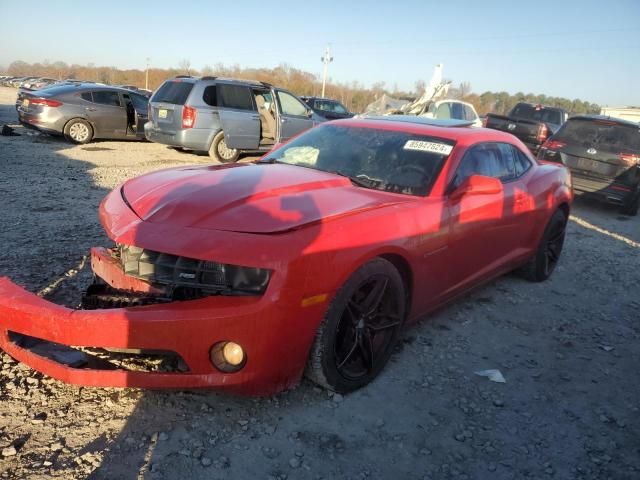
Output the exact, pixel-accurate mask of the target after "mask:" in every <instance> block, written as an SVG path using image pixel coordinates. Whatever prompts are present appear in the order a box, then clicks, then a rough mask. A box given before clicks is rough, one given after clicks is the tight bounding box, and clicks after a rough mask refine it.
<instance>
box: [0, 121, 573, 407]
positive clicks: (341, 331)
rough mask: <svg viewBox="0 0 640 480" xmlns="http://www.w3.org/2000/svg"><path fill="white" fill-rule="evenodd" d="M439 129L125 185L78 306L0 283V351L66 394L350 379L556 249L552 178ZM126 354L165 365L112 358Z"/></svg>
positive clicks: (362, 131) (532, 270)
mask: <svg viewBox="0 0 640 480" xmlns="http://www.w3.org/2000/svg"><path fill="white" fill-rule="evenodd" d="M437 123H438V121H437V120H432V119H420V118H416V117H412V118H407V117H397V118H393V117H391V118H389V117H385V118H384V119H382V118H368V119H367V118H364V119H363V118H354V119H349V120H339V121H336V122H330V123H326V124H323V125H321V126H318V127H316V128H314V129H312V130H309V131H307V132H306V133H303V134H301V135H300V136H298V137H296V138H294V139H293V140H291V141H290V142H288V143H286V144H284V145H281V146H279V147H278V148H276V149H274V150H273V151H271V152H270V153H269V154H267V155H266V156H264V157H263V158H262V159H260V160H259V161H257V162H255V163H253V164H249V163H244V164H243V163H239V164H232V165H215V166H194V167H186V168H174V169H168V170H161V171H157V172H153V173H149V174H147V175H144V176H141V177H139V178H135V179H133V180H130V181H128V182H126V183H125V184H124V185H122V186H121V187H120V188H117V189H116V190H114V191H113V192H112V193H110V194H109V195H108V196H107V197H106V198H105V199H104V201H103V202H102V204H101V206H100V221H101V223H102V225H103V226H104V229H105V230H106V233H107V234H108V236H109V237H110V238H111V239H112V240H113V241H114V244H115V246H114V247H112V248H94V249H93V250H92V252H91V266H92V268H93V272H94V273H95V281H94V283H93V284H92V285H91V286H90V287H89V288H88V290H87V292H86V295H85V298H84V300H83V304H84V305H83V308H79V309H69V308H65V307H62V306H58V305H54V304H52V303H50V302H48V301H46V300H44V299H42V298H40V297H37V296H36V295H34V294H32V293H29V292H27V291H25V290H23V289H22V288H20V287H18V286H16V285H15V284H13V283H11V281H10V280H8V279H6V278H3V279H0V348H2V349H3V350H5V351H6V352H7V353H8V354H10V355H11V356H13V357H14V358H16V359H18V360H20V361H22V362H24V363H25V364H27V365H30V366H31V367H32V368H34V369H36V370H38V371H41V372H42V373H44V374H46V375H49V376H51V377H54V378H57V379H60V380H62V381H65V382H69V383H73V384H79V385H89V386H112V387H147V388H196V387H206V388H216V389H220V390H226V391H233V392H239V393H244V394H261V395H264V394H271V393H274V392H277V391H280V390H283V389H286V388H288V387H291V386H293V385H295V384H296V383H297V382H299V381H300V379H301V377H302V375H303V374H304V373H305V372H306V374H307V376H308V377H309V378H311V379H312V380H313V381H315V382H317V383H319V384H320V385H323V386H326V387H328V388H330V389H333V390H335V391H338V392H348V391H352V390H354V389H357V388H359V387H362V386H363V385H366V384H367V383H369V382H370V381H371V380H373V379H374V378H375V377H376V376H377V375H378V374H379V373H380V371H381V370H382V369H383V367H384V366H385V364H386V363H387V361H388V359H389V357H390V355H391V352H392V350H393V347H394V344H395V343H396V341H397V340H398V338H399V335H400V333H401V331H402V329H403V328H405V327H406V326H407V325H408V324H410V323H411V322H414V321H416V320H417V319H418V318H420V317H421V316H423V315H424V314H426V313H428V312H430V311H432V310H433V309H435V308H437V307H439V306H440V305H442V304H444V303H445V302H448V301H450V300H451V299H453V298H454V297H457V296H459V295H460V294H463V293H464V292H466V291H468V290H469V289H471V288H473V287H476V286H478V285H480V284H482V283H483V282H487V281H489V280H491V279H492V278H495V277H497V276H499V275H502V274H504V273H507V272H509V271H512V270H515V269H519V270H520V271H521V272H522V273H523V274H524V275H525V276H526V277H528V278H529V279H531V280H533V281H542V280H545V279H547V278H548V277H549V276H550V275H551V273H552V272H553V270H554V267H555V266H556V264H557V262H558V260H559V257H560V253H561V251H562V246H563V242H564V237H565V226H566V223H567V219H568V216H569V209H570V205H571V201H572V193H571V183H570V182H571V179H570V175H569V173H568V171H567V170H566V168H565V167H564V166H562V165H559V164H551V163H541V162H539V161H537V160H535V159H534V158H533V157H532V156H531V155H530V154H529V153H528V151H527V148H526V147H525V146H524V145H523V144H522V143H521V142H520V141H519V140H518V139H516V138H515V137H513V136H512V135H509V134H506V133H502V132H499V131H495V130H486V129H470V128H464V127H460V126H459V127H452V126H441V125H438V124H437ZM448 124H455V122H448ZM124 354H128V355H132V356H134V357H136V356H143V357H144V356H145V355H147V356H151V357H153V358H156V359H157V358H160V359H173V360H175V363H174V364H175V365H178V367H176V368H173V369H167V370H163V369H154V368H128V367H127V366H126V365H124V366H123V365H122V364H117V363H115V364H114V362H113V361H111V358H112V357H113V356H116V355H124ZM136 358H137V357H136ZM167 361H169V360H167ZM154 365H155V364H154Z"/></svg>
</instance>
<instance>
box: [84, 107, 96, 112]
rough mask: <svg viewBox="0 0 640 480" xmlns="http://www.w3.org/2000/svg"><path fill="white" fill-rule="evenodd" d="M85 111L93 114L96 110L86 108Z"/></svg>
mask: <svg viewBox="0 0 640 480" xmlns="http://www.w3.org/2000/svg"><path fill="white" fill-rule="evenodd" d="M85 110H86V111H87V112H95V111H96V110H97V108H91V107H87V108H85Z"/></svg>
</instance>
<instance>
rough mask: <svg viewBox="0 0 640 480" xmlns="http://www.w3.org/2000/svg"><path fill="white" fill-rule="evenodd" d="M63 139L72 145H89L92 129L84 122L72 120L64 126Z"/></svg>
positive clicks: (76, 119)
mask: <svg viewBox="0 0 640 480" xmlns="http://www.w3.org/2000/svg"><path fill="white" fill-rule="evenodd" d="M64 138H66V139H67V140H68V141H70V142H72V143H78V144H84V143H89V142H90V141H91V140H92V139H93V128H92V127H91V124H90V123H89V122H87V121H86V120H83V119H81V118H74V119H72V120H69V121H68V122H67V124H66V125H65V126H64Z"/></svg>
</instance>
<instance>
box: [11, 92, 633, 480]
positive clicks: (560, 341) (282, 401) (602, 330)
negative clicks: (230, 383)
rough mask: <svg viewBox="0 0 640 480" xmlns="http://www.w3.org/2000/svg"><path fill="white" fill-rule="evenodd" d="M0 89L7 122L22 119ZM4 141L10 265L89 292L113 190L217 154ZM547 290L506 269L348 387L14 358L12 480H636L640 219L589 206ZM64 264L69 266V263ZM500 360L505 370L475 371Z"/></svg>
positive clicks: (24, 278)
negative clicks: (247, 387) (210, 379)
mask: <svg viewBox="0 0 640 480" xmlns="http://www.w3.org/2000/svg"><path fill="white" fill-rule="evenodd" d="M14 98H15V90H12V89H8V88H3V89H0V104H1V105H0V125H1V124H4V123H9V124H12V125H15V124H16V122H17V117H16V113H15V109H14V107H13V101H14ZM16 132H18V133H20V134H21V136H15V137H0V205H1V206H2V209H1V210H0V226H1V227H2V228H1V231H0V245H2V248H3V253H2V255H1V256H0V275H2V276H5V275H6V276H9V277H11V278H12V279H13V280H14V281H16V282H17V283H19V284H21V285H23V286H25V287H26V288H27V289H28V290H30V291H33V292H36V291H40V290H41V289H43V288H45V287H47V286H50V287H51V288H50V293H49V294H48V298H49V299H52V300H54V301H56V302H62V303H66V304H77V302H78V301H79V298H80V294H81V291H82V289H83V288H84V286H85V285H86V284H87V282H88V281H89V277H90V274H89V271H88V270H89V268H84V269H82V270H81V271H80V272H79V273H76V267H77V266H78V264H79V262H81V259H82V257H83V255H86V254H87V252H88V250H89V247H91V246H93V245H104V244H107V243H108V240H107V238H106V236H105V235H104V233H103V232H102V229H101V227H100V225H99V223H98V219H97V214H96V212H97V208H98V204H99V202H100V200H101V199H102V197H103V196H104V195H105V194H106V193H107V192H108V191H109V190H110V189H112V188H113V187H115V186H116V185H118V184H119V183H121V182H122V181H123V180H125V179H127V178H130V177H133V176H136V175H139V174H141V173H143V172H146V171H149V170H154V169H158V168H164V167H168V166H173V165H183V164H191V163H208V162H209V159H208V157H203V156H197V155H193V154H189V153H181V152H177V151H175V150H172V149H169V148H166V147H164V146H161V145H156V144H149V143H126V142H109V141H102V142H96V143H92V144H90V145H87V146H72V145H70V144H68V143H66V142H64V141H63V140H61V139H58V138H52V137H48V136H41V135H28V134H27V133H28V132H26V131H25V130H24V129H23V128H21V127H16ZM573 215H574V217H573V218H572V221H571V222H570V226H569V234H568V237H567V243H566V247H565V251H564V253H563V258H562V260H561V263H560V265H559V267H558V269H557V271H556V273H555V274H554V276H553V278H552V279H551V280H550V281H549V282H546V283H543V284H531V283H527V282H525V281H523V280H521V279H519V278H518V277H516V276H507V277H504V278H501V279H499V280H498V281H496V282H494V283H492V284H491V285H489V286H486V287H484V288H482V289H480V290H477V291H476V292H474V293H473V294H471V295H469V296H468V297H466V298H465V299H463V300H462V301H458V302H457V303H455V304H453V305H451V306H449V307H448V308H446V309H443V310H441V311H440V312H438V313H437V314H435V315H432V316H430V317H429V318H425V319H424V320H423V321H422V322H421V323H420V324H419V325H418V326H417V327H415V328H412V329H411V330H409V331H407V332H406V334H405V337H404V340H403V342H402V344H401V345H400V346H399V348H398V351H397V352H396V354H395V355H394V357H393V358H392V360H391V362H390V364H389V365H388V366H387V368H386V370H385V371H384V372H383V374H382V375H381V377H380V378H379V379H378V380H377V381H376V382H374V383H373V384H372V385H370V386H369V387H367V388H365V389H363V390H361V391H359V392H357V393H354V394H351V395H348V396H345V397H342V396H340V395H335V396H333V395H330V394H328V393H327V392H326V391H324V390H321V389H319V388H317V387H314V386H313V385H312V384H311V383H309V382H307V381H304V382H303V383H302V384H301V385H300V386H298V387H297V388H296V389H295V390H292V391H289V392H285V393H283V394H280V395H278V396H275V397H272V398H260V399H249V398H238V397H233V396H229V395H222V394H217V393H212V392H203V391H197V392H150V391H138V390H116V389H92V388H76V387H71V386H67V385H64V384H62V383H60V382H57V381H54V380H51V379H49V378H45V377H43V376H42V375H40V374H37V373H34V372H33V371H32V370H30V369H29V368H27V367H24V366H22V365H18V364H17V363H16V362H14V361H13V360H12V359H11V358H10V357H9V356H7V355H6V354H4V353H2V352H0V367H1V369H2V372H1V374H0V452H1V453H0V478H11V479H18V478H20V479H21V478H32V479H40V478H42V479H44V478H66V479H76V478H92V479H120V478H122V479H130V478H131V479H135V478H145V479H161V478H164V479H171V478H207V479H218V478H220V479H222V478H233V479H244V478H263V479H267V478H270V479H273V478H276V479H285V478H289V479H298V478H300V479H307V478H309V479H320V478H325V479H332V478H340V479H342V478H350V479H367V478H406V479H422V478H425V479H450V478H451V479H454V478H455V479H482V478H491V479H514V478H534V479H541V478H558V479H608V478H610V479H637V478H639V477H640V434H639V433H638V432H640V411H639V408H640V402H639V399H640V369H639V368H638V365H640V344H639V340H640V326H639V320H640V315H639V314H638V312H639V310H640V291H639V290H638V286H639V285H640V217H636V218H633V219H630V218H628V217H623V216H620V215H619V214H618V213H617V211H616V209H614V208H612V207H607V206H602V205H600V204H598V203H593V202H588V201H585V200H583V199H579V200H578V201H577V202H576V204H575V205H574V210H573ZM65 273H66V275H65ZM490 368H497V369H500V371H501V372H502V373H503V374H504V377H505V378H506V383H494V382H491V381H489V380H488V379H487V378H483V377H480V376H477V375H475V374H474V372H475V371H477V370H482V369H490Z"/></svg>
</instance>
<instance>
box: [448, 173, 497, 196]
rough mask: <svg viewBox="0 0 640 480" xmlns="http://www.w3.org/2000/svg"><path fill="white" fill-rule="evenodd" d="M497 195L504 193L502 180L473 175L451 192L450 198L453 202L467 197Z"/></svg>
mask: <svg viewBox="0 0 640 480" xmlns="http://www.w3.org/2000/svg"><path fill="white" fill-rule="evenodd" d="M496 193H502V182H501V181H500V180H498V179H497V178H493V177H485V176H484V175H471V176H470V177H469V178H467V179H466V180H465V181H464V182H462V183H461V184H460V185H459V186H458V187H457V188H456V189H455V190H454V191H453V192H451V195H450V196H449V197H450V198H451V200H459V199H461V198H462V197H464V196H466V195H493V194H496Z"/></svg>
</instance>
